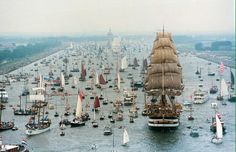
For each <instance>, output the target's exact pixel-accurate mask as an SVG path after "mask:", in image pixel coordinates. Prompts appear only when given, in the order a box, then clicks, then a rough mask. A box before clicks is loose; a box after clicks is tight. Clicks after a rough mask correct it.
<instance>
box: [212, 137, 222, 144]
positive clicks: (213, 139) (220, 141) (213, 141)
mask: <svg viewBox="0 0 236 152" xmlns="http://www.w3.org/2000/svg"><path fill="white" fill-rule="evenodd" d="M211 142H212V143H214V144H222V143H223V140H222V139H221V138H212V140H211Z"/></svg>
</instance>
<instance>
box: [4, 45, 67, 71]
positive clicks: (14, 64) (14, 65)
mask: <svg viewBox="0 0 236 152" xmlns="http://www.w3.org/2000/svg"><path fill="white" fill-rule="evenodd" d="M65 46H66V45H60V46H58V47H55V48H51V49H49V50H48V51H43V52H41V53H39V54H35V55H33V56H31V57H26V58H22V59H19V60H17V61H11V62H7V63H4V64H3V65H1V66H0V75H5V74H8V73H10V72H12V71H15V70H17V69H19V68H21V67H24V66H27V65H29V64H31V63H33V62H36V61H38V60H40V59H43V58H45V57H47V56H50V55H52V54H55V53H57V52H58V51H61V50H63V49H65Z"/></svg>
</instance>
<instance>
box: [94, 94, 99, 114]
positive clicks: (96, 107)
mask: <svg viewBox="0 0 236 152" xmlns="http://www.w3.org/2000/svg"><path fill="white" fill-rule="evenodd" d="M99 107H100V101H99V98H98V96H96V97H95V100H94V104H93V110H95V111H98V108H99Z"/></svg>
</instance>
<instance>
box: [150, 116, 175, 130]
mask: <svg viewBox="0 0 236 152" xmlns="http://www.w3.org/2000/svg"><path fill="white" fill-rule="evenodd" d="M148 126H149V127H150V128H177V127H178V126H179V118H164V119H163V118H149V120H148Z"/></svg>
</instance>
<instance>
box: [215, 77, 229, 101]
mask: <svg viewBox="0 0 236 152" xmlns="http://www.w3.org/2000/svg"><path fill="white" fill-rule="evenodd" d="M228 95H229V91H228V86H227V84H226V82H225V80H224V79H221V83H220V94H219V95H218V96H217V100H224V97H225V96H228ZM222 103H225V101H223V102H222Z"/></svg>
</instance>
